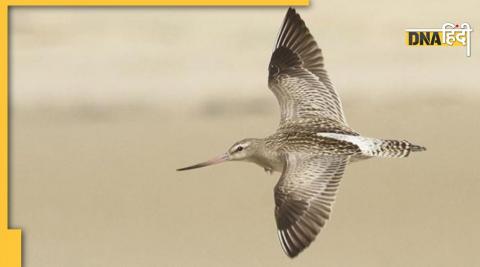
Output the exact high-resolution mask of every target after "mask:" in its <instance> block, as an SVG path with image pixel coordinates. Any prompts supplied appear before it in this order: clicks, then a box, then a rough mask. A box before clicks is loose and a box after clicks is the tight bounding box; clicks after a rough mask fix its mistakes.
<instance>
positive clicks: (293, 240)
mask: <svg viewBox="0 0 480 267" xmlns="http://www.w3.org/2000/svg"><path fill="white" fill-rule="evenodd" d="M268 87H269V88H270V90H271V91H272V92H273V94H274V95H275V96H276V98H277V100H278V103H279V105H280V124H279V127H278V129H277V131H276V132H275V133H273V134H272V135H270V136H267V137H265V138H247V139H243V140H241V141H238V142H236V143H235V144H233V145H232V146H231V147H230V148H229V149H228V151H227V152H226V153H224V154H222V155H220V156H218V157H215V158H213V159H211V160H208V161H206V162H203V163H199V164H196V165H193V166H189V167H185V168H181V169H177V170H178V171H184V170H190V169H195V168H200V167H205V166H209V165H213V164H217V163H221V162H226V161H247V162H253V163H256V164H257V165H260V166H261V167H263V168H264V169H265V171H267V172H270V173H272V172H280V173H281V176H280V179H279V181H278V183H277V184H276V186H275V189H274V198H275V219H276V222H277V228H278V231H277V233H278V236H279V239H280V243H281V245H282V248H283V250H284V252H285V253H286V254H287V255H288V256H289V257H292V258H293V257H295V256H297V255H298V254H299V253H300V252H302V251H303V250H304V249H305V248H306V247H308V246H309V245H310V244H311V243H312V242H313V240H314V239H315V237H316V236H317V234H318V233H319V232H320V230H321V229H322V228H323V227H324V226H325V223H326V221H327V220H328V219H329V217H330V212H331V210H332V205H333V202H334V200H335V195H336V192H337V190H338V187H339V184H340V180H341V177H342V175H343V172H344V170H345V167H346V166H347V164H349V163H351V162H354V161H359V160H365V159H369V158H372V157H380V158H403V157H407V156H409V155H410V153H411V152H417V151H423V150H425V148H424V147H422V146H418V145H414V144H412V143H410V142H408V141H399V140H385V139H379V138H371V137H364V136H361V135H360V134H359V133H357V132H356V131H354V130H353V129H352V128H350V127H349V126H348V124H347V122H346V120H345V115H344V113H343V109H342V103H341V101H340V98H339V96H338V93H337V91H336V90H335V87H334V86H333V84H332V82H331V81H330V79H329V77H328V75H327V71H326V70H325V64H324V58H323V54H322V50H321V49H320V48H319V47H318V45H317V43H316V42H315V40H314V39H313V36H312V35H311V33H310V31H309V30H308V28H307V26H306V25H305V22H304V21H303V20H302V19H301V18H300V15H299V14H298V13H297V12H296V11H295V9H293V8H289V9H288V11H287V14H286V16H285V19H284V20H283V23H282V26H281V28H280V32H279V34H278V38H277V41H276V43H275V46H274V50H273V53H272V57H271V60H270V64H269V65H268Z"/></svg>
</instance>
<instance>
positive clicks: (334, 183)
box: [275, 153, 348, 257]
mask: <svg viewBox="0 0 480 267" xmlns="http://www.w3.org/2000/svg"><path fill="white" fill-rule="evenodd" d="M285 160H286V164H285V167H284V170H283V173H282V176H281V177H280V180H279V181H278V183H277V185H276V186H275V218H276V221H277V228H278V236H279V238H280V242H281V244H282V248H283V250H284V251H285V253H286V254H287V255H288V256H289V257H295V256H297V255H298V254H299V253H300V252H302V251H303V250H304V249H305V248H306V247H308V246H309V245H310V243H312V241H313V240H315V237H316V236H317V234H318V233H319V232H320V230H321V229H322V227H323V226H324V225H325V222H326V221H327V220H328V218H329V216H330V212H331V209H332V204H333V202H334V201H335V194H336V192H337V189H338V186H339V183H340V179H341V177H342V175H343V171H344V170H345V166H346V164H347V161H348V156H327V157H325V156H318V155H313V156H312V155H305V154H296V153H290V154H288V155H287V156H286V158H285Z"/></svg>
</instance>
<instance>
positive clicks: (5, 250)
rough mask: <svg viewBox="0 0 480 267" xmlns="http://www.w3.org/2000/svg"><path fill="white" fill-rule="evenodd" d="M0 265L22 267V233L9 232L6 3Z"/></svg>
mask: <svg viewBox="0 0 480 267" xmlns="http://www.w3.org/2000/svg"><path fill="white" fill-rule="evenodd" d="M0 19H1V22H0V36H1V37H2V42H1V44H0V51H1V56H0V61H1V63H0V73H1V75H2V79H1V87H0V101H1V105H0V125H1V132H0V138H1V141H0V142H1V145H0V149H1V152H0V164H1V166H0V171H1V174H0V266H2V267H3V266H5V267H10V266H21V264H22V256H21V255H22V254H21V253H22V250H21V244H22V242H21V241H22V240H21V238H22V232H21V230H13V229H8V3H2V4H1V6H0Z"/></svg>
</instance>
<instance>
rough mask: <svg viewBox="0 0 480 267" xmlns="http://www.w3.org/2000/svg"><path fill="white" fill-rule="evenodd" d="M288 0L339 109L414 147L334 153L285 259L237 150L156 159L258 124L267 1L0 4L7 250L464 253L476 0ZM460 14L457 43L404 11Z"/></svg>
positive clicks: (270, 28) (473, 224)
mask: <svg viewBox="0 0 480 267" xmlns="http://www.w3.org/2000/svg"><path fill="white" fill-rule="evenodd" d="M386 2H387V1H366V2H365V1H362V2H361V3H352V2H351V1H346V0H342V1H336V2H333V1H330V2H315V3H313V4H312V6H311V7H309V8H299V9H298V10H299V12H300V13H301V15H302V17H303V18H304V19H305V20H306V22H307V25H308V26H309V27H310V29H311V31H312V32H313V34H314V36H315V37H316V39H317V41H318V43H319V44H320V46H321V47H322V48H323V49H324V53H325V57H326V64H327V69H328V70H329V73H330V76H331V78H332V80H333V81H334V83H335V85H336V87H337V88H338V90H339V92H340V95H341V96H342V98H343V102H344V108H345V112H346V115H347V119H348V121H349V123H350V125H351V126H352V127H353V128H355V129H357V130H358V131H359V132H361V133H363V134H365V135H369V136H377V137H385V138H401V139H408V140H410V141H412V142H415V143H419V144H422V145H425V146H427V147H428V151H427V152H426V153H418V154H415V155H413V156H412V157H410V158H407V159H400V160H370V161H366V162H362V163H358V164H353V165H351V166H350V167H348V168H347V172H346V175H345V177H344V180H343V182H342V186H341V190H340V192H339V195H338V198H337V202H336V204H335V207H334V212H333V216H332V219H331V220H330V221H329V222H328V224H327V227H326V228H325V229H324V231H322V233H321V234H320V235H319V236H318V238H317V240H316V241H315V242H314V243H313V245H312V246H311V247H310V248H308V249H307V250H306V251H305V252H304V253H303V254H301V255H300V256H299V257H298V258H296V259H294V260H290V259H289V258H288V257H286V256H285V255H284V254H283V252H282V250H281V247H280V244H279V242H278V240H277V235H276V228H275V222H274V217H273V208H274V203H273V186H274V185H275V183H276V181H277V179H278V176H279V175H278V174H275V175H273V176H269V175H267V174H265V173H264V172H263V170H262V169H260V168H258V167H257V166H254V165H252V164H244V163H243V164H242V163H235V164H233V163H228V164H224V165H220V166H215V167H210V168H205V169H200V170H197V171H192V172H184V173H177V172H175V169H176V168H178V167H182V166H185V165H187V164H190V163H196V162H198V161H201V160H204V159H207V158H209V157H211V156H214V155H216V154H218V153H221V152H223V151H224V150H225V149H227V148H228V147H229V146H230V145H231V144H232V143H233V142H235V141H237V140H239V139H242V138H244V137H262V136H265V135H268V134H269V133H271V132H273V131H274V130H275V127H276V125H277V123H278V117H279V115H278V107H277V105H276V100H275V99H274V97H273V95H272V93H271V92H270V91H269V90H268V89H267V85H266V75H267V71H266V69H267V63H268V60H269V57H270V53H271V49H272V46H273V42H274V39H275V36H276V34H277V31H278V28H279V26H280V23H281V21H282V19H283V16H284V13H285V10H286V8H235V9H234V8H148V9H145V8H128V9H127V8H13V9H12V10H11V17H10V23H11V28H10V30H11V43H10V48H11V52H10V56H11V58H10V60H11V80H10V85H11V87H10V88H11V91H10V96H11V102H10V103H11V107H10V112H11V136H10V138H11V142H10V144H11V147H10V153H11V154H10V155H11V158H10V159H11V164H10V167H11V169H10V179H11V182H10V183H11V196H10V199H11V214H10V215H11V221H10V224H11V226H12V227H20V228H22V229H23V235H24V239H23V242H24V265H25V266H480V255H479V254H478V252H479V249H480V230H479V227H478V226H479V225H480V209H479V203H480V177H479V176H480V168H479V164H478V153H479V150H480V139H479V134H480V126H479V117H480V116H479V115H480V94H479V82H480V78H479V75H478V74H479V73H478V71H479V69H480V60H479V59H480V39H479V38H478V36H480V35H479V33H478V31H480V15H479V13H478V10H480V2H478V1H476V0H470V1H461V2H458V3H451V2H450V1H423V2H417V1H394V2H391V3H390V2H389V3H386ZM446 21H452V22H463V21H467V22H469V23H470V24H471V25H472V26H473V28H474V30H476V31H475V32H474V33H473V35H472V37H473V40H472V46H473V47H472V57H471V58H466V57H465V50H464V49H463V48H409V47H406V46H405V44H404V41H403V40H404V39H403V38H404V32H403V31H404V29H405V28H411V27H441V25H442V24H443V23H444V22H446Z"/></svg>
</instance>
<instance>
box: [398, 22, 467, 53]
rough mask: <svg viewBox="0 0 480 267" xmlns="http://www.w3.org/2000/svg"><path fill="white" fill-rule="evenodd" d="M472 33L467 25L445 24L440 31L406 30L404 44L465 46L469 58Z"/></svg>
mask: <svg viewBox="0 0 480 267" xmlns="http://www.w3.org/2000/svg"><path fill="white" fill-rule="evenodd" d="M472 31H473V29H472V27H470V24H468V23H462V24H453V23H450V22H447V23H445V24H443V26H442V28H441V29H406V30H405V42H406V44H407V45H408V46H465V47H466V54H467V57H470V51H471V33H472Z"/></svg>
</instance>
